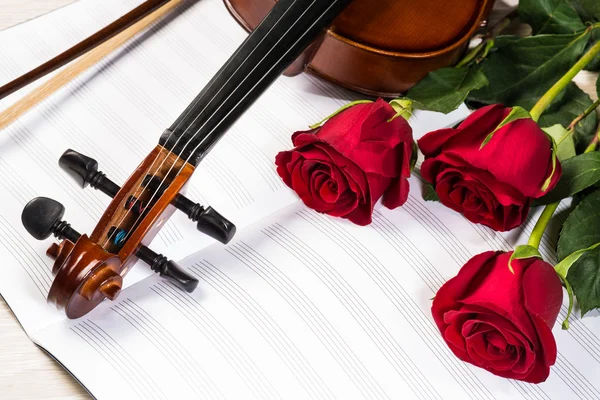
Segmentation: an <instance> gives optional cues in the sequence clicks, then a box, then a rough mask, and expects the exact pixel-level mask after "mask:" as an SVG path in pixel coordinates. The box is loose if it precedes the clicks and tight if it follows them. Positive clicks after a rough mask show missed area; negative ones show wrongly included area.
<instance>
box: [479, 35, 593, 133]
mask: <svg viewBox="0 0 600 400" xmlns="http://www.w3.org/2000/svg"><path fill="white" fill-rule="evenodd" d="M589 37H590V35H589V33H588V32H586V33H583V34H574V35H537V36H529V37H525V38H519V37H513V36H508V37H507V36H500V37H498V38H497V40H496V44H497V49H496V51H494V52H492V53H491V54H490V55H489V56H488V58H487V59H486V60H485V61H484V62H483V63H481V64H480V66H481V68H482V70H483V73H484V74H485V76H486V77H487V79H488V81H489V85H487V86H485V87H483V88H481V89H478V90H475V91H472V92H471V93H470V95H469V97H468V99H469V100H471V101H475V102H478V103H484V104H493V103H502V104H504V105H506V106H521V107H523V108H525V109H528V110H529V109H531V107H533V105H534V104H535V103H536V102H537V101H538V100H539V98H540V97H541V96H542V95H543V94H544V93H546V91H547V90H548V89H549V88H550V87H551V86H552V85H553V84H554V83H555V82H556V81H558V80H559V79H560V78H561V77H562V76H563V75H564V74H565V73H566V71H568V70H569V69H570V68H571V66H572V65H573V64H574V63H575V62H576V61H577V60H578V59H579V57H580V56H581V55H582V54H583V51H584V50H585V47H586V45H587V42H588V40H589ZM569 122H570V121H569ZM549 125H553V124H543V126H549Z"/></svg>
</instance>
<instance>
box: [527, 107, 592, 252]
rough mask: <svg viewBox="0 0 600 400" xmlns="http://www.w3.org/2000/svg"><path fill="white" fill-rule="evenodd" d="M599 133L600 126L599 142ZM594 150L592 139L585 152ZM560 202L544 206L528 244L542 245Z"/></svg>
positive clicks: (573, 124) (573, 123)
mask: <svg viewBox="0 0 600 400" xmlns="http://www.w3.org/2000/svg"><path fill="white" fill-rule="evenodd" d="M588 115H589V114H588ZM578 119H579V117H577V118H575V119H574V120H573V122H571V125H569V126H570V127H571V126H573V127H574V126H575V125H576V124H577V122H576V121H577V120H578ZM579 121H581V119H579ZM598 135H600V128H599V129H598V132H596V135H595V137H594V138H595V140H596V142H598ZM561 140H562V138H561ZM594 150H596V145H595V143H594V141H593V140H592V143H590V145H589V146H588V147H587V149H585V151H584V153H590V152H592V151H594ZM559 204H560V201H557V202H554V203H550V204H548V205H547V206H546V208H544V211H543V212H542V215H540V219H538V220H537V222H536V224H535V227H534V228H533V231H531V236H530V237H529V241H528V242H527V244H528V245H530V246H533V247H535V248H536V249H537V248H539V247H540V243H541V241H542V237H543V236H544V232H545V231H546V227H547V226H548V223H549V222H550V219H551V218H552V215H553V214H554V212H555V211H556V208H557V207H558V205H559Z"/></svg>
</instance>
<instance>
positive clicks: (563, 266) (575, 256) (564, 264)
mask: <svg viewBox="0 0 600 400" xmlns="http://www.w3.org/2000/svg"><path fill="white" fill-rule="evenodd" d="M598 246H600V243H596V244H594V245H592V246H590V247H588V248H585V249H581V250H577V251H575V252H573V253H571V254H569V255H568V256H566V257H565V258H563V260H562V261H561V262H559V263H558V264H556V265H555V266H554V270H555V271H556V273H557V274H558V275H559V276H561V277H562V278H563V279H566V278H567V276H568V274H569V270H570V269H571V267H572V266H573V264H575V263H576V262H577V260H579V259H580V258H581V256H583V255H584V254H585V253H586V252H588V251H592V250H594V249H595V248H596V247H598Z"/></svg>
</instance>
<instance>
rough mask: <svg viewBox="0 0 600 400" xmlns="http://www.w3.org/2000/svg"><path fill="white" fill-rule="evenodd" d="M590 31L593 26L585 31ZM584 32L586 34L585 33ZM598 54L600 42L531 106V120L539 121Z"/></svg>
mask: <svg viewBox="0 0 600 400" xmlns="http://www.w3.org/2000/svg"><path fill="white" fill-rule="evenodd" d="M592 29H594V27H593V26H591V27H590V28H588V29H587V31H591V30H592ZM587 31H586V33H587ZM599 53H600V41H598V42H597V43H596V44H594V45H593V46H592V47H591V48H590V49H589V50H588V52H587V53H585V54H584V55H583V56H582V57H581V58H580V59H579V61H577V62H576V63H575V64H574V65H573V66H572V67H571V69H569V70H568V71H567V73H566V74H565V75H564V76H563V77H562V78H560V79H559V80H558V81H557V82H556V83H555V84H554V85H553V86H552V87H551V88H550V89H549V90H548V91H547V92H546V93H545V94H544V95H543V96H542V97H541V98H540V99H539V100H538V102H537V103H536V104H535V105H534V106H533V108H532V109H531V111H530V114H531V118H533V120H534V121H538V120H539V119H540V116H541V115H542V113H543V112H544V111H546V109H547V108H548V106H550V104H551V103H552V102H553V101H554V99H555V98H556V96H558V95H559V94H560V93H561V92H562V91H563V90H564V89H565V88H566V87H567V85H568V84H569V83H571V81H572V80H573V78H575V75H577V74H578V73H579V72H581V70H582V69H583V68H585V67H586V66H587V65H588V64H589V63H590V61H592V60H593V59H594V58H595V57H596V55H598V54H599Z"/></svg>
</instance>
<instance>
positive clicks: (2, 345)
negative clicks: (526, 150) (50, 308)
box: [0, 0, 595, 400]
mask: <svg viewBox="0 0 600 400" xmlns="http://www.w3.org/2000/svg"><path fill="white" fill-rule="evenodd" d="M74 1H75V0H0V30H1V29H4V28H8V27H10V26H13V25H16V24H18V23H21V22H24V21H27V20H29V19H31V18H35V17H37V16H39V15H42V14H45V13H47V12H49V11H52V10H54V9H56V8H59V7H62V6H65V5H68V4H70V3H72V2H74ZM509 2H510V3H514V0H509ZM0 62H1V60H0ZM577 81H578V83H579V84H580V86H581V87H582V88H584V90H586V91H587V92H588V93H590V94H592V96H593V97H594V98H595V94H594V93H593V92H594V91H595V90H594V86H595V76H594V75H591V74H582V75H581V76H579V77H578V79H577ZM0 398H1V399H3V400H13V399H40V400H41V399H43V400H50V399H89V398H90V396H89V395H88V394H87V393H86V392H85V391H84V390H83V388H82V387H81V386H80V385H79V384H78V383H77V382H76V381H75V380H74V379H73V378H72V377H71V376H69V374H68V373H66V372H65V371H64V370H63V369H62V368H61V367H60V366H59V365H58V364H57V363H56V362H55V361H54V360H52V359H51V358H50V357H48V356H47V355H46V354H45V353H44V352H42V351H41V350H40V349H38V348H37V347H36V346H35V345H34V344H33V343H32V342H31V341H30V340H29V338H28V337H27V335H25V332H24V331H23V330H22V329H21V326H20V325H19V323H18V322H17V320H16V319H15V317H14V316H13V314H12V313H11V312H10V310H9V308H8V307H7V305H6V303H5V302H4V301H3V300H2V299H0Z"/></svg>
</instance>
